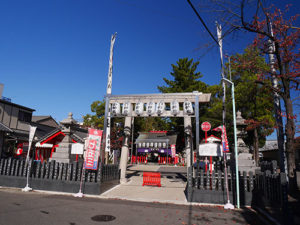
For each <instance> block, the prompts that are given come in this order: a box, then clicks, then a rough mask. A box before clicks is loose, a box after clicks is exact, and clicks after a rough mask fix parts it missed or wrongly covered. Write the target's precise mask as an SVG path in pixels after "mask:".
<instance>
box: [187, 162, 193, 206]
mask: <svg viewBox="0 0 300 225" xmlns="http://www.w3.org/2000/svg"><path fill="white" fill-rule="evenodd" d="M187 192H188V201H189V202H191V201H192V197H193V174H192V167H191V166H190V167H188V190H187Z"/></svg>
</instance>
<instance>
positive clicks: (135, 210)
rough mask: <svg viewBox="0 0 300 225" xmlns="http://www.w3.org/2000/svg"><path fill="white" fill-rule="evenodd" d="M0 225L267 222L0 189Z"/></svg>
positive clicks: (243, 214)
mask: <svg viewBox="0 0 300 225" xmlns="http://www.w3.org/2000/svg"><path fill="white" fill-rule="evenodd" d="M0 201H1V204H0V225H60V224H62V225H64V224H65V225H96V224H113V225H133V224H141V225H153V224H155V225H156V224H166V225H172V224H174V225H175V224H179V225H185V224H188V225H192V224H215V225H223V224H258V225H260V224H267V222H266V221H264V220H263V219H262V218H261V217H260V216H258V215H257V214H256V213H255V212H254V211H252V210H250V209H242V210H232V211H226V210H224V209H223V207H208V206H195V205H174V204H160V203H148V202H136V201H125V200H113V199H101V198H88V197H85V198H75V197H73V196H67V195H53V194H47V193H39V192H30V193H24V192H21V191H20V190H19V189H8V188H1V189H0Z"/></svg>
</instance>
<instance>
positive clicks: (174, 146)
mask: <svg viewBox="0 0 300 225" xmlns="http://www.w3.org/2000/svg"><path fill="white" fill-rule="evenodd" d="M175 155H176V145H171V156H172V158H174V157H175Z"/></svg>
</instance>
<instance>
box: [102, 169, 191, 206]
mask: <svg viewBox="0 0 300 225" xmlns="http://www.w3.org/2000/svg"><path fill="white" fill-rule="evenodd" d="M142 171H153V172H161V176H162V178H161V187H156V186H142V184H143V172H142ZM185 171H186V167H174V166H172V167H171V166H170V167H167V166H155V165H137V166H131V167H129V168H128V171H127V178H128V182H127V183H125V184H120V185H118V186H116V187H114V188H112V189H110V190H108V191H107V192H105V193H103V194H102V195H101V197H106V198H117V199H124V200H134V201H143V202H161V203H175V204H186V203H187V200H186V197H185V194H184V190H185V187H186V181H185V179H186V177H185V176H184V175H182V174H183V173H184V172H185Z"/></svg>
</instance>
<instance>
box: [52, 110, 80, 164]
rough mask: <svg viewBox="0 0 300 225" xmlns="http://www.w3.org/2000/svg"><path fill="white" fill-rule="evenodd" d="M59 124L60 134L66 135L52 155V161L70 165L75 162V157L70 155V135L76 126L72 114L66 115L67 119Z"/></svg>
mask: <svg viewBox="0 0 300 225" xmlns="http://www.w3.org/2000/svg"><path fill="white" fill-rule="evenodd" d="M60 124H61V125H62V126H63V127H62V132H63V133H64V134H65V135H66V136H65V137H64V138H63V139H62V141H61V142H60V143H59V147H57V148H56V151H55V152H53V154H52V158H51V161H52V160H55V161H56V162H61V163H71V162H73V161H75V160H76V156H75V155H72V154H71V149H72V143H73V142H72V137H71V134H73V132H74V127H75V126H77V122H76V120H74V119H73V113H71V112H70V113H69V114H68V118H66V119H64V120H62V121H61V122H60Z"/></svg>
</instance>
